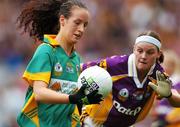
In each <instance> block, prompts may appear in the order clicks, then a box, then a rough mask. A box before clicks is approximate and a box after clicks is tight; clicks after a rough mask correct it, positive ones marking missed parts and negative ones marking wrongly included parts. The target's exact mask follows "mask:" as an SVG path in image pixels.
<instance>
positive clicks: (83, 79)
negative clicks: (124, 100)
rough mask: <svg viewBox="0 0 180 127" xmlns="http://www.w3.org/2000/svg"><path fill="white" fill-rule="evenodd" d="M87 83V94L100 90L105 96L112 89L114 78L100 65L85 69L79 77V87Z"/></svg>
mask: <svg viewBox="0 0 180 127" xmlns="http://www.w3.org/2000/svg"><path fill="white" fill-rule="evenodd" d="M82 85H86V89H85V94H86V95H87V94H89V93H91V92H92V91H94V90H98V93H99V94H102V96H103V98H105V97H106V96H107V95H108V94H109V93H110V92H111V91H112V78H111V76H110V74H109V73H108V72H107V71H106V70H105V69H103V68H101V67H99V66H92V67H89V68H87V69H85V70H84V71H83V72H82V73H81V74H80V75H79V78H78V87H79V88H80V87H81V86H82Z"/></svg>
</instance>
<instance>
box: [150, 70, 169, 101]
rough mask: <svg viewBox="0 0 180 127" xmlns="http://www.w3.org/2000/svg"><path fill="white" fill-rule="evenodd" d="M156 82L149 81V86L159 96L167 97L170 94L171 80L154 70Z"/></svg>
mask: <svg viewBox="0 0 180 127" xmlns="http://www.w3.org/2000/svg"><path fill="white" fill-rule="evenodd" d="M156 78H157V83H156V84H154V83H152V82H149V84H148V85H149V86H150V87H151V88H152V89H153V90H154V91H155V92H156V93H157V94H158V95H159V98H163V97H165V98H169V97H171V95H172V92H171V85H172V82H171V80H169V78H167V77H166V76H165V75H164V74H163V73H161V72H160V71H156Z"/></svg>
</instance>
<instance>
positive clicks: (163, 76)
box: [161, 73, 166, 81]
mask: <svg viewBox="0 0 180 127" xmlns="http://www.w3.org/2000/svg"><path fill="white" fill-rule="evenodd" d="M165 80H166V76H165V74H163V73H161V81H165Z"/></svg>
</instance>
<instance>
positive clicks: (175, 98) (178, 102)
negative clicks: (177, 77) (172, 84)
mask: <svg viewBox="0 0 180 127" xmlns="http://www.w3.org/2000/svg"><path fill="white" fill-rule="evenodd" d="M168 101H169V102H170V103H171V105H172V106H174V107H180V94H179V93H178V91H177V90H175V89H172V96H171V97H170V98H168Z"/></svg>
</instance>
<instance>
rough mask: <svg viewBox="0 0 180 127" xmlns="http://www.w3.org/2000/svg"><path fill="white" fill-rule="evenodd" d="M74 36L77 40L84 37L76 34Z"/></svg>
mask: <svg viewBox="0 0 180 127" xmlns="http://www.w3.org/2000/svg"><path fill="white" fill-rule="evenodd" d="M74 36H75V37H76V39H80V38H81V37H82V34H74Z"/></svg>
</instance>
